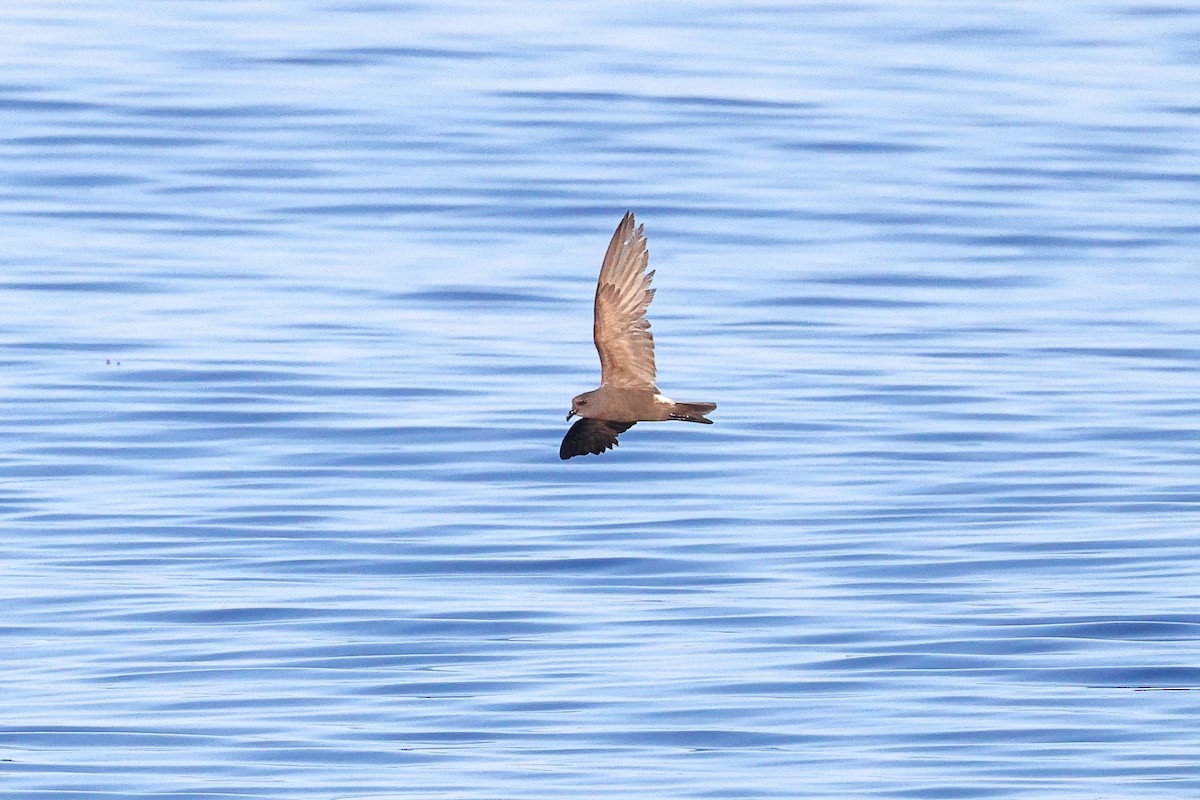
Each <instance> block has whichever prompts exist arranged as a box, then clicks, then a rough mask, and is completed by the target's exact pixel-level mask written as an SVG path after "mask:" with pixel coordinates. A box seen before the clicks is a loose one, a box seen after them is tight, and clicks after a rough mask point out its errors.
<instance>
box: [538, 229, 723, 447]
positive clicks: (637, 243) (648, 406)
mask: <svg viewBox="0 0 1200 800" xmlns="http://www.w3.org/2000/svg"><path fill="white" fill-rule="evenodd" d="M643 227H644V226H642V225H638V226H637V227H634V221H633V212H632V211H627V212H626V213H625V217H624V219H622V220H621V224H620V225H618V226H617V230H616V231H615V232H614V233H613V237H612V241H611V242H609V243H608V252H606V253H605V254H604V263H603V264H602V265H601V266H600V280H599V281H597V283H596V305H595V323H594V325H593V327H592V338H593V339H595V341H596V350H597V352H599V353H600V387H599V388H598V389H593V390H592V391H590V392H584V393H583V394H581V395H579V396H578V397H576V398H575V399H573V400H572V401H571V412H570V413H569V414H567V419H568V420H570V419H571V417H574V416H579V417H580V418H581V419H580V420H579V421H578V422H576V423H575V424H574V425H572V426H571V429H570V430H568V431H567V435H566V436H564V437H563V440H562V446H561V447H559V448H558V457H559V458H561V459H563V460H566V459H568V458H574V457H575V456H581V455H584V454H586V453H592V454H594V455H600V454H601V453H603V452H604V451H605V450H608V449H609V448H611V447H613V446H615V445H616V444H617V436H618V435H619V434H622V433H624V432H625V431H627V430H629V429H630V428H632V427H633V426H634V425H635V424H637V423H639V422H650V421H660V420H668V419H678V420H683V421H684V422H703V423H705V424H708V425H711V424H712V420H711V419H707V418H706V417H705V414H709V413H711V412H713V411H714V410H716V407H717V404H716V403H678V402H676V401H674V400H672V399H671V398H669V397H664V396H663V395H661V394H659V392H658V386H656V385H655V369H654V336H653V335H651V333H650V322H649V320H647V319H646V309H647V308H649V307H650V301H651V300H653V299H654V290H653V289H651V288H650V279H651V278H653V277H654V272H646V264H647V263H648V262H649V260H650V254H649V252H647V250H646V236H645V234H643V232H642V228H643Z"/></svg>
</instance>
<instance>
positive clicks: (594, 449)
mask: <svg viewBox="0 0 1200 800" xmlns="http://www.w3.org/2000/svg"><path fill="white" fill-rule="evenodd" d="M635 424H636V423H633V422H612V421H610V420H606V419H588V418H587V417H584V418H583V419H581V420H579V421H578V422H576V423H575V424H574V425H572V426H571V429H570V430H569V431H567V435H566V436H564V437H563V440H562V445H561V446H560V447H559V448H558V457H559V458H561V459H563V460H564V461H565V460H566V459H568V458H574V457H575V456H582V455H586V454H587V453H591V454H592V455H597V456H598V455H600V454H601V453H603V452H604V451H605V450H607V449H609V448H610V447H613V446H615V445H616V444H617V434H620V433H624V432H625V431H627V430H629V429H630V428H632V427H633V426H634V425H635Z"/></svg>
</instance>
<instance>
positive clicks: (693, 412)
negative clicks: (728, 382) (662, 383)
mask: <svg viewBox="0 0 1200 800" xmlns="http://www.w3.org/2000/svg"><path fill="white" fill-rule="evenodd" d="M716 410H717V404H716V403H676V404H675V406H674V407H673V408H672V409H671V419H679V420H683V421H684V422H703V423H704V424H705V425H712V420H711V419H707V418H706V417H705V416H704V415H705V414H711V413H712V412H714V411H716Z"/></svg>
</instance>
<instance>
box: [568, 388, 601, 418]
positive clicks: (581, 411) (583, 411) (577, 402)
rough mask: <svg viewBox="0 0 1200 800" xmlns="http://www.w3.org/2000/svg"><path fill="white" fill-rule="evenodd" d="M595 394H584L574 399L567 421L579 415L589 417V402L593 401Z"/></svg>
mask: <svg viewBox="0 0 1200 800" xmlns="http://www.w3.org/2000/svg"><path fill="white" fill-rule="evenodd" d="M594 394H595V392H584V393H583V394H580V395H576V396H575V397H574V398H572V400H571V410H570V412H568V413H567V419H568V420H569V419H570V418H571V417H574V416H577V415H578V416H580V417H586V416H589V414H588V413H587V412H588V410H589V409H590V406H589V401H591V399H592V395H594Z"/></svg>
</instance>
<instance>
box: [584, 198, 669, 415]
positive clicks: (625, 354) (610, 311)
mask: <svg viewBox="0 0 1200 800" xmlns="http://www.w3.org/2000/svg"><path fill="white" fill-rule="evenodd" d="M649 260H650V254H649V253H648V252H647V251H646V237H645V235H643V233H642V226H641V225H639V226H637V227H636V228H635V227H634V221H633V212H631V211H630V212H626V214H625V218H624V219H622V220H621V224H620V225H618V226H617V230H616V232H615V233H613V238H612V241H611V242H609V243H608V252H607V253H605V254H604V263H603V264H602V265H601V267H600V280H599V281H598V282H597V283H596V307H595V314H596V321H595V325H594V327H593V328H592V336H593V338H594V339H595V340H596V350H597V351H598V352H599V353H600V385H601V386H620V387H624V388H630V389H651V390H653V391H656V392H657V391H658V388H657V387H656V386H655V385H654V381H655V373H654V337H653V336H652V335H651V333H650V322H649V321H648V320H647V319H646V309H647V308H648V307H649V306H650V301H651V300H653V299H654V290H653V289H651V288H650V279H651V278H653V277H654V273H653V272H649V273H647V272H646V264H647V263H648V262H649Z"/></svg>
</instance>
